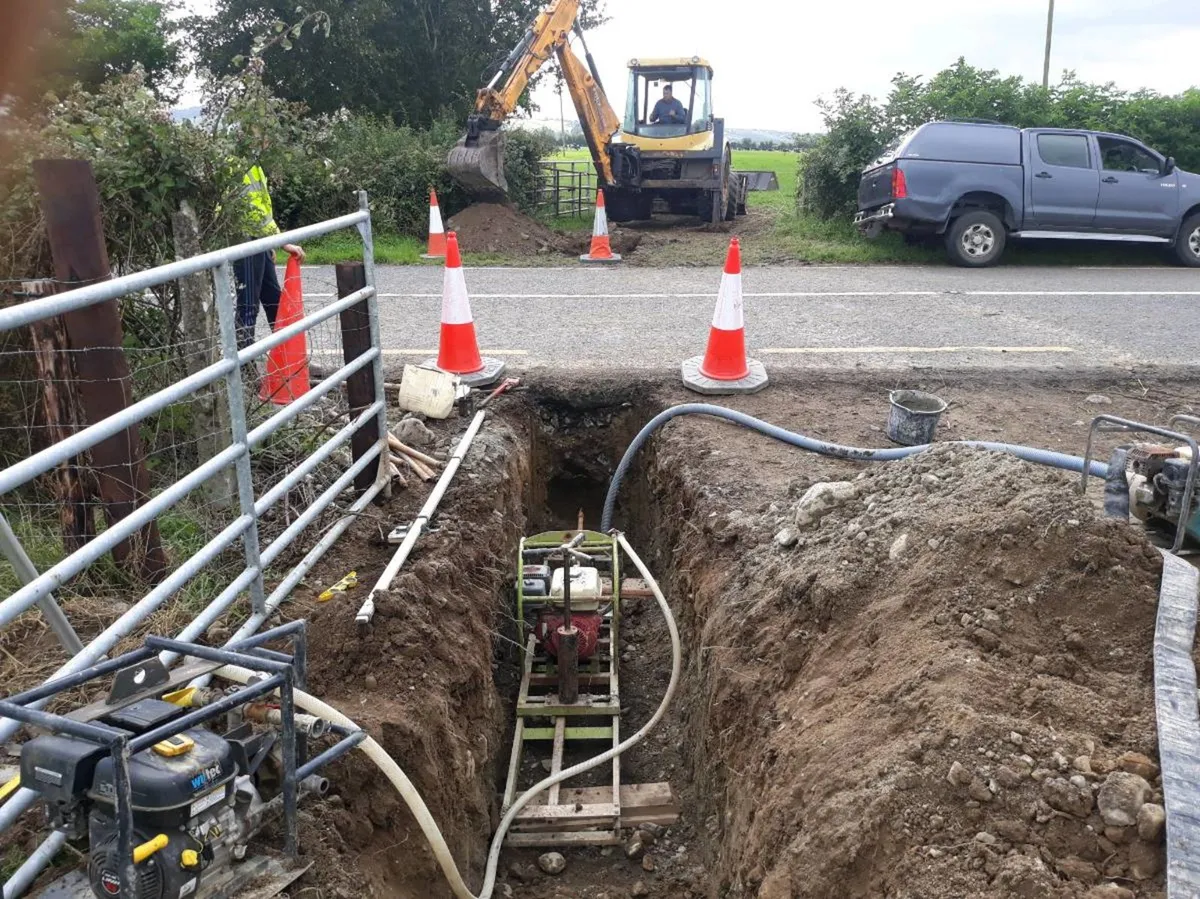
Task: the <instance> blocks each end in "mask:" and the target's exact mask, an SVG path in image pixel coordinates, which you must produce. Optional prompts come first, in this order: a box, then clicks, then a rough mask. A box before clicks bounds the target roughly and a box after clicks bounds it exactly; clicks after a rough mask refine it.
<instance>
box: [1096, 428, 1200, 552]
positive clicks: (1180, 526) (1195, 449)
mask: <svg viewBox="0 0 1200 899" xmlns="http://www.w3.org/2000/svg"><path fill="white" fill-rule="evenodd" d="M1187 418H1188V417H1187V416H1182V417H1181V416H1179V415H1176V416H1175V417H1174V418H1172V419H1171V422H1172V424H1174V422H1175V421H1177V420H1181V419H1182V420H1187ZM1101 424H1109V425H1112V426H1113V427H1112V428H1109V429H1108V430H1116V431H1129V432H1131V433H1135V434H1136V433H1140V434H1154V435H1155V436H1157V437H1166V438H1169V439H1171V440H1178V441H1179V442H1180V443H1186V444H1187V445H1188V447H1189V448H1190V449H1191V451H1192V459H1191V463H1190V464H1189V465H1188V476H1187V483H1186V484H1185V485H1184V488H1183V512H1182V514H1180V516H1179V521H1178V523H1177V524H1176V526H1175V542H1174V543H1173V544H1172V546H1171V552H1173V553H1177V552H1179V550H1180V548H1181V547H1182V546H1183V540H1184V537H1186V536H1187V524H1188V519H1189V517H1190V516H1191V509H1192V496H1193V495H1194V492H1195V488H1196V473H1197V471H1198V470H1200V446H1197V444H1196V439H1195V438H1194V437H1190V436H1188V435H1187V434H1180V433H1179V432H1178V431H1171V430H1168V429H1167V428H1159V427H1156V426H1155V425H1148V424H1144V423H1142V422H1138V421H1130V420H1129V419H1127V418H1118V417H1117V416H1115V415H1097V416H1096V417H1095V418H1093V419H1092V423H1091V425H1090V426H1089V427H1088V439H1087V449H1086V450H1084V453H1083V471H1082V472H1080V475H1079V492H1080V493H1085V492H1086V491H1087V482H1088V473H1089V471H1090V470H1091V467H1092V443H1093V442H1094V440H1095V437H1096V431H1097V430H1099V426H1100V425H1101Z"/></svg>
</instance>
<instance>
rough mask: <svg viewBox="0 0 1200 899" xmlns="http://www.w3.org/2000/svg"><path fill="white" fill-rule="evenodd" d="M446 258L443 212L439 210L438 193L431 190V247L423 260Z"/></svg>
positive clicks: (423, 255)
mask: <svg viewBox="0 0 1200 899" xmlns="http://www.w3.org/2000/svg"><path fill="white" fill-rule="evenodd" d="M445 256H446V231H445V228H443V227H442V210H441V209H439V208H438V201H437V191H435V190H434V189H433V188H432V187H431V188H429V247H428V249H427V250H426V251H425V252H424V253H422V254H421V258H422V259H443V258H445Z"/></svg>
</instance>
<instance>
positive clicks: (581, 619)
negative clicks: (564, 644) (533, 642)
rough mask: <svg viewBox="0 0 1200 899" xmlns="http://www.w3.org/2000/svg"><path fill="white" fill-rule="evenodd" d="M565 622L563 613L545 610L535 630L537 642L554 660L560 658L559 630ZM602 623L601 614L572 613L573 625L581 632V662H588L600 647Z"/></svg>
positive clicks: (539, 616) (539, 617)
mask: <svg viewBox="0 0 1200 899" xmlns="http://www.w3.org/2000/svg"><path fill="white" fill-rule="evenodd" d="M563 620H564V619H563V615H562V613H561V612H556V611H551V610H550V609H545V610H543V611H542V612H541V613H540V614H539V615H538V620H537V624H536V625H534V628H533V633H534V636H536V637H537V641H538V642H539V643H540V644H542V646H543V648H545V650H546V654H547V655H548V656H550V657H551V658H552V659H556V658H558V629H559V628H560V627H562V625H563ZM600 623H601V616H600V613H599V612H572V613H571V624H572V625H574V626H575V627H576V628H577V629H578V630H579V661H581V662H584V661H587V660H588V659H590V658H591V657H592V656H593V655H595V653H596V648H597V647H598V646H599V645H600Z"/></svg>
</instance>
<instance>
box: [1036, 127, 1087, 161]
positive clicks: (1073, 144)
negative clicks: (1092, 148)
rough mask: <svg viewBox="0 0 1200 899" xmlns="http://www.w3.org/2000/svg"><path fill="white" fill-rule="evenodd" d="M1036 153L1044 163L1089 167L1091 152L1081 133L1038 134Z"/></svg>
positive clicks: (1085, 138)
mask: <svg viewBox="0 0 1200 899" xmlns="http://www.w3.org/2000/svg"><path fill="white" fill-rule="evenodd" d="M1037 144H1038V155H1039V156H1041V157H1042V162H1044V163H1046V165H1061V166H1066V167H1067V168H1072V169H1090V168H1091V167H1092V158H1091V153H1089V152H1088V139H1087V137H1085V136H1084V135H1082V134H1039V135H1038V139H1037Z"/></svg>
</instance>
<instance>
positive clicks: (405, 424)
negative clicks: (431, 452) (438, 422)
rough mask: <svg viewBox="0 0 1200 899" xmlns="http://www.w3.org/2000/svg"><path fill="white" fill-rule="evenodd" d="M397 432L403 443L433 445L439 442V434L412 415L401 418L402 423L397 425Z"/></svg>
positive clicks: (414, 445) (420, 445)
mask: <svg viewBox="0 0 1200 899" xmlns="http://www.w3.org/2000/svg"><path fill="white" fill-rule="evenodd" d="M395 433H396V437H397V438H398V439H399V440H400V442H401V443H406V444H408V445H409V446H413V447H422V446H433V445H434V444H435V443H436V442H437V436H436V435H435V434H434V433H433V431H431V430H429V428H427V427H425V425H424V424H422V423H421V422H420V421H418V420H417V419H415V418H413V417H411V416H406V417H405V418H402V419H401V420H400V424H398V425H396V431H395Z"/></svg>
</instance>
